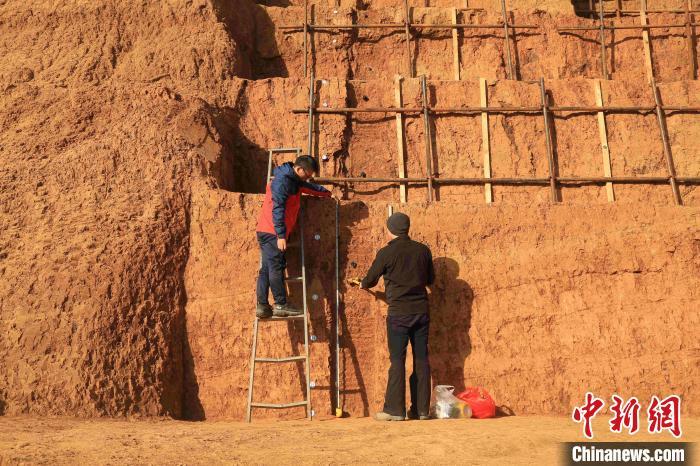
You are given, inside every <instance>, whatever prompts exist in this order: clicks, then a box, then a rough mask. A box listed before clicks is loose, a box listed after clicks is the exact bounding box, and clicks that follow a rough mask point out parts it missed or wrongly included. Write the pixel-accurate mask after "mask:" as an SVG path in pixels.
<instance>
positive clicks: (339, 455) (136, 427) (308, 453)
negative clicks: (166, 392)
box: [0, 416, 700, 465]
mask: <svg viewBox="0 0 700 466" xmlns="http://www.w3.org/2000/svg"><path fill="white" fill-rule="evenodd" d="M606 423H607V416H599V417H598V418H596V419H595V422H594V433H595V434H596V437H595V440H599V441H613V440H623V441H624V440H636V441H641V440H655V441H661V440H666V441H667V440H672V437H671V436H670V435H668V434H666V433H664V434H663V435H655V436H652V435H649V434H647V433H643V434H637V435H635V436H634V437H630V436H629V435H627V434H624V435H613V434H611V433H610V432H609V431H608V429H607V425H606ZM644 426H645V424H642V427H644ZM682 427H683V436H682V440H684V441H697V440H698V439H700V418H692V419H691V418H688V417H686V418H683V419H682ZM581 438H582V434H581V429H580V426H579V425H577V424H574V423H573V422H572V421H571V420H570V419H569V418H566V417H544V416H515V417H507V418H498V419H491V420H453V421H422V422H421V421H410V422H401V423H379V422H376V421H373V420H371V419H368V418H362V419H328V420H320V421H313V422H308V421H282V422H274V421H261V422H254V423H252V424H246V423H241V422H230V421H221V422H181V421H171V420H140V421H124V420H76V419H68V418H53V419H51V418H43V419H39V418H12V417H6V418H0V464H2V465H5V464H232V463H241V464H243V463H245V464H292V463H294V464H367V463H385V464H386V463H389V464H426V463H427V464H434V463H437V462H438V461H439V462H449V463H453V464H472V465H492V464H493V465H497V464H498V465H502V464H509V465H515V464H543V465H546V464H558V463H559V455H560V445H559V442H566V441H578V440H581Z"/></svg>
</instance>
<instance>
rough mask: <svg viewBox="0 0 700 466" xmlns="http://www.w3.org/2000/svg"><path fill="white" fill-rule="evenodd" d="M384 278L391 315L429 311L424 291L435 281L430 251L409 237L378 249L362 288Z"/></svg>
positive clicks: (399, 238) (369, 286)
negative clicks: (381, 277)
mask: <svg viewBox="0 0 700 466" xmlns="http://www.w3.org/2000/svg"><path fill="white" fill-rule="evenodd" d="M380 276H384V283H385V288H386V297H387V301H388V303H389V314H392V315H397V314H423V313H426V312H428V293H427V291H426V289H425V287H426V286H427V285H431V284H432V283H433V282H434V281H435V272H434V269H433V257H432V254H431V252H430V249H429V248H428V247H427V246H426V245H424V244H422V243H419V242H418V241H413V240H412V239H411V238H409V237H408V235H402V236H399V237H397V238H395V239H393V240H391V241H389V244H387V245H386V246H385V247H383V248H382V249H380V250H379V252H378V253H377V257H376V259H375V260H374V263H373V264H372V267H371V268H370V270H369V272H367V276H366V277H365V279H364V280H363V283H362V286H363V288H371V287H373V286H374V285H376V284H377V282H378V281H379V277H380Z"/></svg>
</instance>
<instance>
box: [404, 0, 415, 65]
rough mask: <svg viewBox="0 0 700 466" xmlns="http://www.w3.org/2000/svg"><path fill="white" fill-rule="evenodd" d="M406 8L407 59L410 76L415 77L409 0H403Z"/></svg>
mask: <svg viewBox="0 0 700 466" xmlns="http://www.w3.org/2000/svg"><path fill="white" fill-rule="evenodd" d="M403 9H404V28H405V29H404V33H405V35H406V59H407V60H408V76H409V77H411V78H412V77H413V59H412V58H411V31H410V30H409V24H411V14H410V10H409V8H408V0H403Z"/></svg>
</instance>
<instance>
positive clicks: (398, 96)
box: [394, 75, 407, 204]
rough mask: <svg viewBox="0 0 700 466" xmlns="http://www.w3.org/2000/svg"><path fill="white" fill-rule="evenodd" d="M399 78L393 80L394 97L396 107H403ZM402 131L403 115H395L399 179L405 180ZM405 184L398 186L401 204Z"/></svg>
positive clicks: (404, 198)
mask: <svg viewBox="0 0 700 466" xmlns="http://www.w3.org/2000/svg"><path fill="white" fill-rule="evenodd" d="M402 80H403V78H402V77H401V76H398V75H397V76H396V78H395V80H394V97H395V99H396V102H395V103H396V106H397V107H401V106H402V105H403V97H402V95H401V81H402ZM403 138H404V129H403V114H402V113H398V112H397V113H396V148H397V150H398V164H399V178H406V146H405V145H404V141H403ZM406 197H407V193H406V184H401V186H399V199H400V201H401V203H402V204H405V203H406Z"/></svg>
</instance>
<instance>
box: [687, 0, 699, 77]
mask: <svg viewBox="0 0 700 466" xmlns="http://www.w3.org/2000/svg"><path fill="white" fill-rule="evenodd" d="M691 3H692V0H688V1H687V3H686V4H685V39H686V42H687V44H688V64H689V65H690V66H689V71H690V72H689V78H690V79H691V80H693V79H695V73H696V69H697V63H696V62H695V41H694V40H693V20H692V15H691V13H690V10H691Z"/></svg>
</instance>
